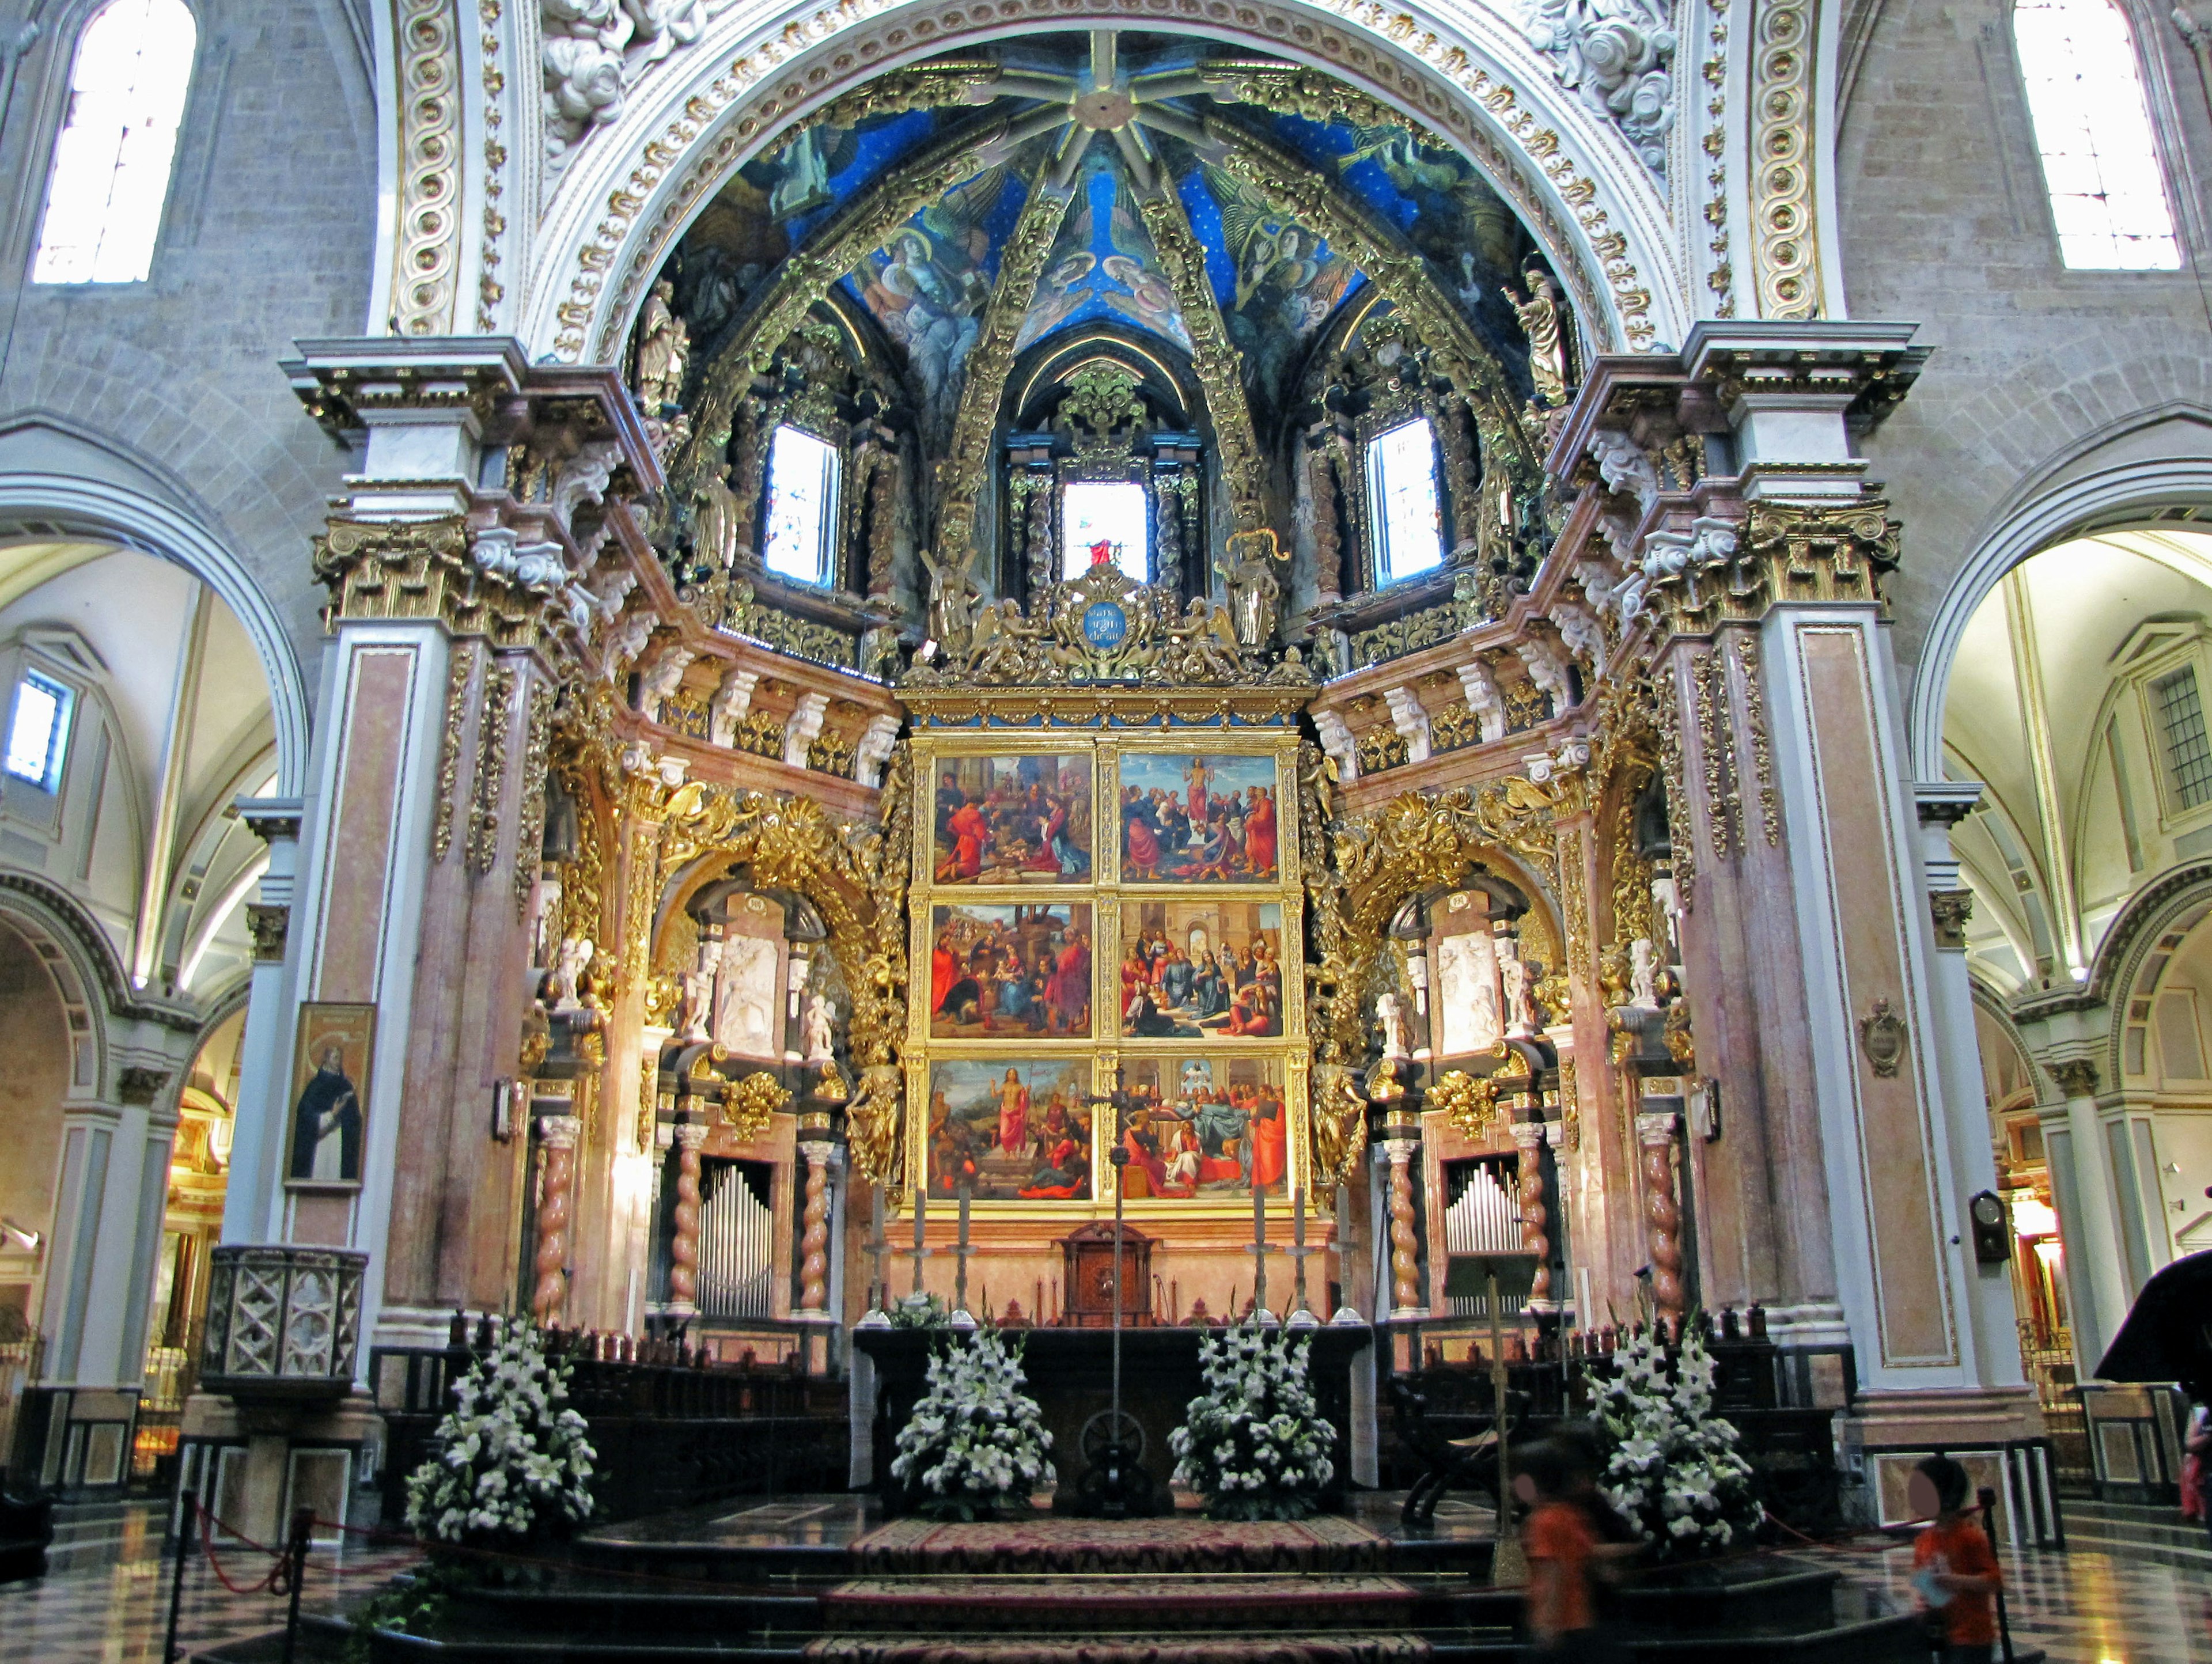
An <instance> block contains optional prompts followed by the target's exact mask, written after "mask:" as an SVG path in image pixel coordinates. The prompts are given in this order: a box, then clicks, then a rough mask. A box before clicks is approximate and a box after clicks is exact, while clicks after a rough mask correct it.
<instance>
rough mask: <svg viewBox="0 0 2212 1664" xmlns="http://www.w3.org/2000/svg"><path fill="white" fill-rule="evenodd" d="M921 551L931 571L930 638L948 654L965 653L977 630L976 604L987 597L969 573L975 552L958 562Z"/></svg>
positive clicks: (927, 567) (926, 566)
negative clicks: (970, 638) (973, 633)
mask: <svg viewBox="0 0 2212 1664" xmlns="http://www.w3.org/2000/svg"><path fill="white" fill-rule="evenodd" d="M920 553H921V564H922V566H923V567H924V568H926V569H927V571H928V573H929V635H930V639H931V640H932V641H935V642H936V643H937V644H938V646H939V647H943V648H944V649H945V651H946V652H947V653H964V652H965V651H966V650H967V647H968V638H969V634H970V633H971V632H972V631H973V630H974V629H975V605H976V603H978V602H979V601H981V599H982V598H983V592H982V589H981V586H978V585H977V584H976V582H975V579H973V578H972V577H970V576H969V574H968V568H969V565H970V564H971V563H972V562H973V561H974V559H975V551H974V550H969V553H968V555H967V556H966V557H965V558H963V559H961V560H958V561H954V560H952V559H951V558H949V557H948V558H947V559H945V560H944V561H941V562H940V561H939V560H937V559H935V558H934V557H933V556H931V554H930V552H929V551H928V550H926V549H925V550H921V551H920Z"/></svg>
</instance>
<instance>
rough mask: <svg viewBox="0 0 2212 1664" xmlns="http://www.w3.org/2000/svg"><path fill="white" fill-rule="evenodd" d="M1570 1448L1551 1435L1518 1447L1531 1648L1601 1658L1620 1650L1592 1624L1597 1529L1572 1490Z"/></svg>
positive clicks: (1556, 1655)
mask: <svg viewBox="0 0 2212 1664" xmlns="http://www.w3.org/2000/svg"><path fill="white" fill-rule="evenodd" d="M1574 1492H1575V1473H1574V1469H1573V1464H1572V1462H1571V1459H1570V1457H1569V1456H1568V1454H1567V1453H1566V1452H1565V1451H1564V1450H1562V1449H1561V1448H1559V1446H1558V1445H1557V1444H1554V1443H1553V1442H1550V1441H1549V1440H1544V1441H1540V1442H1537V1443H1535V1444H1533V1445H1530V1446H1529V1447H1528V1448H1527V1449H1526V1450H1523V1451H1522V1453H1521V1472H1520V1474H1519V1476H1518V1477H1517V1478H1516V1479H1515V1480H1514V1481H1513V1494H1514V1495H1515V1496H1516V1497H1519V1498H1520V1499H1521V1501H1522V1502H1523V1503H1527V1504H1528V1506H1529V1508H1530V1509H1532V1512H1531V1513H1530V1514H1529V1515H1528V1521H1527V1523H1526V1524H1525V1525H1523V1526H1522V1529H1521V1540H1522V1546H1523V1547H1524V1548H1525V1549H1526V1550H1527V1552H1528V1633H1529V1637H1530V1639H1531V1640H1532V1642H1533V1643H1534V1646H1533V1649H1532V1654H1531V1655H1532V1656H1533V1657H1534V1658H1536V1659H1541V1660H1545V1661H1558V1664H1569V1661H1571V1664H1606V1661H1608V1660H1611V1659H1613V1658H1615V1657H1618V1656H1619V1652H1618V1649H1615V1648H1614V1647H1613V1644H1612V1643H1610V1642H1609V1641H1608V1640H1607V1638H1606V1637H1605V1634H1604V1632H1603V1631H1601V1630H1600V1629H1599V1627H1598V1624H1597V1589H1596V1583H1595V1561H1596V1558H1597V1555H1598V1552H1599V1551H1598V1546H1597V1533H1595V1531H1594V1530H1593V1529H1592V1528H1591V1521H1590V1515H1589V1511H1588V1510H1587V1509H1584V1508H1583V1506H1582V1505H1581V1503H1579V1502H1578V1501H1577V1499H1576V1497H1575V1494H1574Z"/></svg>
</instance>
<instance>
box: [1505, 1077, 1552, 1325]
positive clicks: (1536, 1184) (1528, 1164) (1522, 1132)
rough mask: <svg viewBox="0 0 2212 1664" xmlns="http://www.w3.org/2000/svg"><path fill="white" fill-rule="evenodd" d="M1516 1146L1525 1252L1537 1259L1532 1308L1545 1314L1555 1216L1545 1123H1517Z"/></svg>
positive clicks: (1530, 1292)
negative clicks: (1548, 1193) (1548, 1198)
mask: <svg viewBox="0 0 2212 1664" xmlns="http://www.w3.org/2000/svg"><path fill="white" fill-rule="evenodd" d="M1513 1142H1514V1143H1515V1144H1516V1145H1519V1146H1520V1150H1521V1176H1520V1189H1521V1248H1522V1252H1523V1253H1524V1254H1534V1255H1535V1256H1536V1267H1535V1272H1534V1281H1532V1282H1531V1283H1530V1284H1529V1285H1528V1305H1529V1308H1530V1309H1531V1310H1532V1311H1542V1310H1545V1309H1548V1308H1549V1306H1550V1304H1551V1299H1552V1239H1551V1236H1550V1235H1549V1234H1548V1232H1549V1228H1550V1223H1551V1214H1550V1212H1549V1211H1548V1210H1547V1208H1546V1207H1545V1206H1544V1123H1543V1122H1541V1121H1540V1120H1516V1121H1515V1122H1514V1123H1513Z"/></svg>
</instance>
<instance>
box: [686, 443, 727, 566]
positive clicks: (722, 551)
mask: <svg viewBox="0 0 2212 1664" xmlns="http://www.w3.org/2000/svg"><path fill="white" fill-rule="evenodd" d="M691 501H692V503H693V505H694V506H695V507H696V521H695V525H696V528H697V531H696V537H695V539H694V542H693V544H692V548H693V551H694V552H695V553H696V555H697V556H698V558H699V559H700V560H701V561H702V562H704V563H705V564H707V565H708V566H709V567H712V568H714V570H715V571H717V572H727V571H728V570H729V569H730V568H732V567H733V566H735V565H736V564H737V562H738V499H737V494H736V493H735V492H733V491H732V490H731V489H730V471H729V470H728V469H727V468H713V469H709V470H708V473H707V477H706V478H705V479H703V480H702V481H700V482H699V486H698V489H696V491H694V492H693V493H692V494H691Z"/></svg>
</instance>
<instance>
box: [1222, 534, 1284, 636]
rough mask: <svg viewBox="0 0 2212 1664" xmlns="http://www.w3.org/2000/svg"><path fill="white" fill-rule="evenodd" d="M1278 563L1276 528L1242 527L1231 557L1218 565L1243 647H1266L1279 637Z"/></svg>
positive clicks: (1280, 593)
mask: <svg viewBox="0 0 2212 1664" xmlns="http://www.w3.org/2000/svg"><path fill="white" fill-rule="evenodd" d="M1274 565H1275V538H1274V534H1273V532H1270V531H1240V532H1237V534H1236V535H1234V536H1233V537H1231V538H1230V539H1229V558H1228V560H1227V561H1225V562H1222V563H1220V564H1218V565H1217V566H1216V567H1215V568H1214V570H1215V571H1217V572H1218V573H1219V574H1221V580H1222V582H1223V584H1224V585H1225V586H1227V589H1228V592H1229V616H1230V620H1231V622H1232V623H1233V624H1234V625H1235V627H1236V630H1237V645H1238V646H1240V647H1245V648H1248V649H1249V648H1256V647H1266V646H1267V644H1268V643H1269V642H1271V641H1273V640H1274V639H1275V623H1276V621H1277V619H1278V618H1279V616H1281V612H1282V602H1283V586H1282V584H1281V583H1280V582H1279V580H1277V579H1276V577H1275V573H1274Z"/></svg>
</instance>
